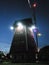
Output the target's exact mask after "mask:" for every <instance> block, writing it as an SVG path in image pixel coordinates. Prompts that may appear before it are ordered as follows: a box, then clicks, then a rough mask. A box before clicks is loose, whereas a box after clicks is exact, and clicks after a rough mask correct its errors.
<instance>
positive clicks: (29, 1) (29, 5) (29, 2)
mask: <svg viewBox="0 0 49 65" xmlns="http://www.w3.org/2000/svg"><path fill="white" fill-rule="evenodd" d="M28 4H29V6H30V8H31V4H30V0H28Z"/></svg>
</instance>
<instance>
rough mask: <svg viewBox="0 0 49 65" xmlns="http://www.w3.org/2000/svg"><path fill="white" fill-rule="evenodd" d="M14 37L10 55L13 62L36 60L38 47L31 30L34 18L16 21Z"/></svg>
mask: <svg viewBox="0 0 49 65" xmlns="http://www.w3.org/2000/svg"><path fill="white" fill-rule="evenodd" d="M13 26H14V32H15V33H14V37H13V40H12V44H11V48H10V53H9V54H10V55H11V56H12V61H13V62H18V63H19V62H22V63H23V62H25V63H30V62H35V60H36V56H35V55H36V52H37V47H36V43H35V40H34V37H33V32H32V31H31V26H32V19H31V18H27V19H22V20H18V21H16V22H15V23H14V25H13Z"/></svg>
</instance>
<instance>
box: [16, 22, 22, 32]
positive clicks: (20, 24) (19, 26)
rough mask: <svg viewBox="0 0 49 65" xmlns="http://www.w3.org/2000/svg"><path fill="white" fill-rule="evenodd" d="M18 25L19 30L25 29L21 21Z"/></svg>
mask: <svg viewBox="0 0 49 65" xmlns="http://www.w3.org/2000/svg"><path fill="white" fill-rule="evenodd" d="M17 25H18V27H17V30H19V31H20V30H22V29H23V24H22V23H21V22H19V23H17Z"/></svg>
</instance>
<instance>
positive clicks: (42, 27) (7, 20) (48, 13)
mask: <svg viewBox="0 0 49 65" xmlns="http://www.w3.org/2000/svg"><path fill="white" fill-rule="evenodd" d="M30 1H31V3H33V1H34V0H30ZM36 2H37V3H38V4H37V8H36V22H37V27H38V29H39V31H40V32H41V33H42V36H41V37H39V38H38V40H39V41H38V42H39V48H40V47H43V46H46V45H49V0H36ZM32 13H33V11H32V9H31V8H30V7H29V4H28V2H27V0H0V50H2V51H4V52H8V51H9V49H10V46H11V43H12V39H13V34H14V32H13V31H11V30H10V26H11V25H13V23H14V22H15V20H21V19H24V18H29V17H30V18H31V17H32Z"/></svg>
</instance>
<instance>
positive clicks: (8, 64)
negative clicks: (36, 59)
mask: <svg viewBox="0 0 49 65" xmlns="http://www.w3.org/2000/svg"><path fill="white" fill-rule="evenodd" d="M0 65H47V64H41V63H10V62H3V63H0Z"/></svg>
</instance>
